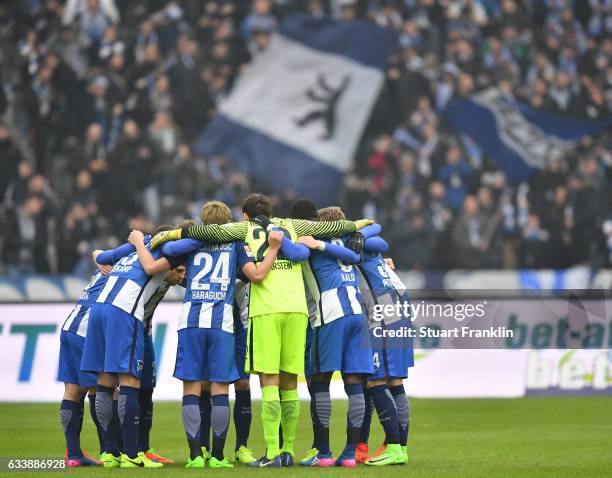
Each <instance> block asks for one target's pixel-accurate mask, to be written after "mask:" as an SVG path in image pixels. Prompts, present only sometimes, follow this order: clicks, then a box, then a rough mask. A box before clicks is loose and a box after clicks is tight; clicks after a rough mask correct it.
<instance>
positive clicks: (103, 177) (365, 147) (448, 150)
mask: <svg viewBox="0 0 612 478" xmlns="http://www.w3.org/2000/svg"><path fill="white" fill-rule="evenodd" d="M298 11H299V12H309V13H311V14H312V15H317V16H321V15H331V16H333V17H335V18H339V19H344V20H347V21H350V20H351V19H353V18H370V19H372V20H373V21H375V22H376V23H377V24H379V25H381V26H384V27H386V28H390V29H393V30H396V31H397V32H398V33H399V38H400V45H401V49H400V51H398V52H397V53H395V54H394V55H393V56H392V57H391V59H390V65H389V68H388V71H387V81H386V85H385V88H384V90H383V93H382V94H381V97H380V99H379V102H378V104H377V106H376V107H375V110H374V112H373V114H372V117H371V120H370V122H369V125H368V127H367V129H366V132H365V134H364V137H363V140H362V144H361V145H360V148H359V151H358V155H357V158H356V163H355V168H354V171H353V172H352V173H351V174H349V175H347V177H346V180H345V187H344V190H343V192H342V193H341V196H340V197H339V202H340V203H341V205H342V206H343V207H344V209H345V210H346V211H347V213H348V214H349V216H351V217H375V218H376V219H377V220H378V221H379V222H380V223H382V224H383V225H384V226H385V236H386V238H387V239H388V240H389V242H390V244H391V247H392V249H391V253H392V255H393V257H394V259H395V261H396V264H397V265H398V267H400V268H421V269H447V268H453V267H461V268H502V267H503V268H514V267H525V268H541V267H553V268H563V267H568V266H571V265H574V264H589V265H591V266H594V267H601V266H610V265H612V195H611V194H610V189H611V188H610V184H611V179H612V177H611V175H612V148H611V147H610V142H611V136H610V134H609V133H605V132H604V133H603V134H600V135H598V136H597V137H585V138H584V139H583V140H582V141H581V143H580V144H579V146H578V147H576V149H575V150H574V151H572V152H571V153H570V154H568V155H567V156H566V157H564V158H561V159H560V160H554V161H551V162H550V163H549V164H548V166H547V168H546V169H544V170H542V171H541V172H539V173H538V174H536V175H535V176H534V177H533V178H532V179H531V180H530V181H529V182H528V183H524V184H520V185H518V186H517V185H511V184H509V183H508V182H507V180H506V178H505V176H504V174H503V172H502V171H501V170H499V169H498V168H496V166H495V163H494V162H493V161H492V160H491V158H489V157H487V156H486V155H484V154H483V153H482V151H480V149H479V148H478V146H477V145H476V144H475V143H474V142H473V141H472V140H471V139H470V138H468V137H466V136H463V135H460V134H458V132H457V131H455V130H453V129H452V127H450V125H449V124H447V123H446V122H445V120H444V117H443V114H442V111H443V108H444V106H445V104H446V103H447V102H448V100H449V99H450V98H453V97H456V96H459V97H467V96H469V95H470V94H472V93H473V92H475V91H477V90H479V89H482V88H485V87H488V86H491V85H496V86H498V87H499V88H500V89H501V90H502V91H504V93H505V94H507V95H514V96H515V97H517V98H519V99H521V100H522V101H525V102H526V103H529V104H531V105H532V106H534V107H536V108H542V109H545V110H548V111H551V112H553V113H555V114H558V115H563V116H572V117H579V118H593V119H596V118H604V117H607V116H609V115H610V114H612V84H611V83H612V2H611V1H610V0H585V1H572V0H522V1H521V0H516V1H515V0H395V1H392V0H391V1H385V0H252V1H246V0H244V1H241V0H209V1H199V0H181V1H178V0H175V1H168V0H134V1H130V2H119V1H116V0H66V1H62V0H28V1H19V0H8V1H5V2H2V4H1V5H0V58H1V61H0V64H1V66H0V82H1V86H2V88H0V115H1V120H0V197H1V198H2V214H1V229H2V231H3V233H2V235H1V236H2V238H1V239H0V240H1V242H2V244H1V251H2V255H1V260H0V273H5V274H22V273H29V272H37V273H58V272H59V273H67V272H76V273H80V272H85V269H86V268H87V267H88V263H89V257H88V252H89V251H91V250H92V249H93V248H96V247H107V246H112V245H113V244H116V243H119V242H120V241H121V242H122V241H123V239H124V238H125V236H127V231H128V230H130V229H139V230H143V231H150V230H152V228H153V225H154V224H159V223H161V222H170V223H175V222H176V218H177V217H180V216H185V215H187V216H191V217H194V216H197V211H198V209H199V205H200V204H201V203H202V202H203V201H204V200H209V199H218V200H221V201H224V202H226V203H228V204H232V205H236V206H238V205H239V204H240V203H241V200H242V198H243V197H244V196H246V194H248V193H249V192H251V191H254V190H257V191H263V192H267V188H266V187H265V185H264V184H261V183H259V182H258V181H257V179H255V178H251V177H247V176H245V175H244V174H242V173H241V172H240V171H237V170H236V169H234V168H232V165H231V164H230V163H229V162H228V161H227V160H226V159H225V158H223V157H204V158H203V157H195V156H194V154H193V152H192V150H191V144H192V143H193V141H194V139H195V138H196V137H197V136H198V134H199V133H200V132H201V131H202V129H203V128H204V127H205V126H206V124H207V122H208V121H209V120H210V118H211V117H213V116H214V114H215V109H216V106H217V105H218V103H219V102H220V101H221V100H222V99H223V98H224V97H225V96H226V95H227V94H228V93H229V91H231V88H232V84H233V83H234V81H235V79H236V77H237V75H238V74H239V72H240V70H241V68H243V67H244V65H246V64H247V63H248V62H249V61H251V60H252V59H253V58H254V57H256V56H257V55H258V54H259V52H261V51H262V50H263V49H265V48H266V45H267V44H268V42H269V39H270V35H271V34H272V33H273V32H274V30H275V29H276V28H277V27H278V25H279V24H280V23H281V22H282V19H283V17H284V16H286V15H288V14H291V13H293V12H298ZM293 199H295V193H294V192H292V191H287V192H286V193H284V194H281V195H276V196H275V201H276V211H275V212H276V213H277V214H278V215H284V214H286V212H287V208H288V204H290V202H291V201H292V200H293ZM238 213H239V209H236V215H237V217H238Z"/></svg>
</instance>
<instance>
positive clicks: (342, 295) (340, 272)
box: [309, 237, 363, 327]
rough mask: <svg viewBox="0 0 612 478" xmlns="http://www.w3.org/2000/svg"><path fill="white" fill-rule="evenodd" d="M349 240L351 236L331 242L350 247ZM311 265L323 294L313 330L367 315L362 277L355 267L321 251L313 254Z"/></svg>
mask: <svg viewBox="0 0 612 478" xmlns="http://www.w3.org/2000/svg"><path fill="white" fill-rule="evenodd" d="M347 240H348V238H347V237H345V238H332V239H329V240H328V241H327V242H331V243H332V244H336V245H339V246H344V247H346V241H347ZM309 263H310V268H311V270H312V273H313V274H314V276H315V279H316V285H317V288H318V292H319V295H320V301H319V308H320V311H321V314H320V318H319V317H316V316H315V317H313V316H312V315H311V320H312V319H313V318H314V323H312V322H311V325H312V326H313V327H318V326H319V325H321V324H327V323H329V322H332V321H334V320H336V319H339V318H340V317H345V316H347V315H357V314H361V313H362V312H363V311H362V309H361V293H360V291H359V278H358V275H357V271H356V270H355V267H354V266H353V265H352V264H345V263H344V262H342V261H340V260H338V259H336V258H335V257H333V256H331V255H330V254H326V253H325V252H322V251H317V250H313V251H312V252H311V254H310V259H309ZM314 295H316V294H314Z"/></svg>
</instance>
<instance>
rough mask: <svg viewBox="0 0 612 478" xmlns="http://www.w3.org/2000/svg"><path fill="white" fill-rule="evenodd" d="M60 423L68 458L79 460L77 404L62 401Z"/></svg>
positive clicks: (70, 401)
mask: <svg viewBox="0 0 612 478" xmlns="http://www.w3.org/2000/svg"><path fill="white" fill-rule="evenodd" d="M60 423H61V424H62V428H63V429H64V436H65V437H66V446H67V448H68V458H81V457H82V456H83V452H82V451H81V442H80V437H79V402H74V401H72V400H62V403H61V405H60Z"/></svg>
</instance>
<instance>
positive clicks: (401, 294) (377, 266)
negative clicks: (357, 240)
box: [359, 252, 409, 323]
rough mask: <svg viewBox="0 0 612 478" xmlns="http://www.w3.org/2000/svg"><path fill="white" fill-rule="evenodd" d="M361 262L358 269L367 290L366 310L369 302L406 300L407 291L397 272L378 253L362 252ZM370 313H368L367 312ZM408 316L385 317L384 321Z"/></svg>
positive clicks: (379, 302)
mask: <svg viewBox="0 0 612 478" xmlns="http://www.w3.org/2000/svg"><path fill="white" fill-rule="evenodd" d="M362 258H363V260H362V262H361V264H359V270H360V271H361V273H362V275H363V279H364V281H365V284H366V285H365V287H367V290H368V291H369V294H368V295H371V297H366V298H365V300H364V303H365V305H366V310H367V309H368V308H369V307H368V305H369V304H370V303H371V304H372V305H375V304H393V303H397V302H402V303H403V302H406V303H407V302H408V301H409V299H408V291H407V289H406V286H405V285H404V284H403V283H402V281H401V280H400V278H399V277H398V276H397V274H396V273H395V272H394V271H393V270H392V269H391V268H390V267H389V266H388V265H387V263H386V262H385V260H384V259H383V258H382V256H381V255H380V254H372V253H368V252H363V253H362ZM368 315H370V314H368ZM401 318H409V317H396V318H389V319H385V322H386V323H392V322H394V321H395V320H399V319H401Z"/></svg>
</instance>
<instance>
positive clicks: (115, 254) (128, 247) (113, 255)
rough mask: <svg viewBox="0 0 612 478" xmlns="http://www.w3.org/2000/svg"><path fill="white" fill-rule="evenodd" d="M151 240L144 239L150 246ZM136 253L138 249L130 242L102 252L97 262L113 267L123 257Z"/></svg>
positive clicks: (149, 238) (147, 237)
mask: <svg viewBox="0 0 612 478" xmlns="http://www.w3.org/2000/svg"><path fill="white" fill-rule="evenodd" d="M150 240H151V236H149V235H147V236H145V237H144V243H145V244H148V243H149V241H150ZM135 251H136V248H135V247H134V246H133V245H132V244H130V243H129V242H126V243H125V244H122V245H120V246H119V247H116V248H115V249H108V250H106V251H102V252H100V254H98V256H97V257H96V262H97V263H98V264H102V265H112V264H114V263H115V262H117V261H118V260H119V259H121V258H122V257H125V256H127V255H129V254H131V253H132V252H135Z"/></svg>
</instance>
